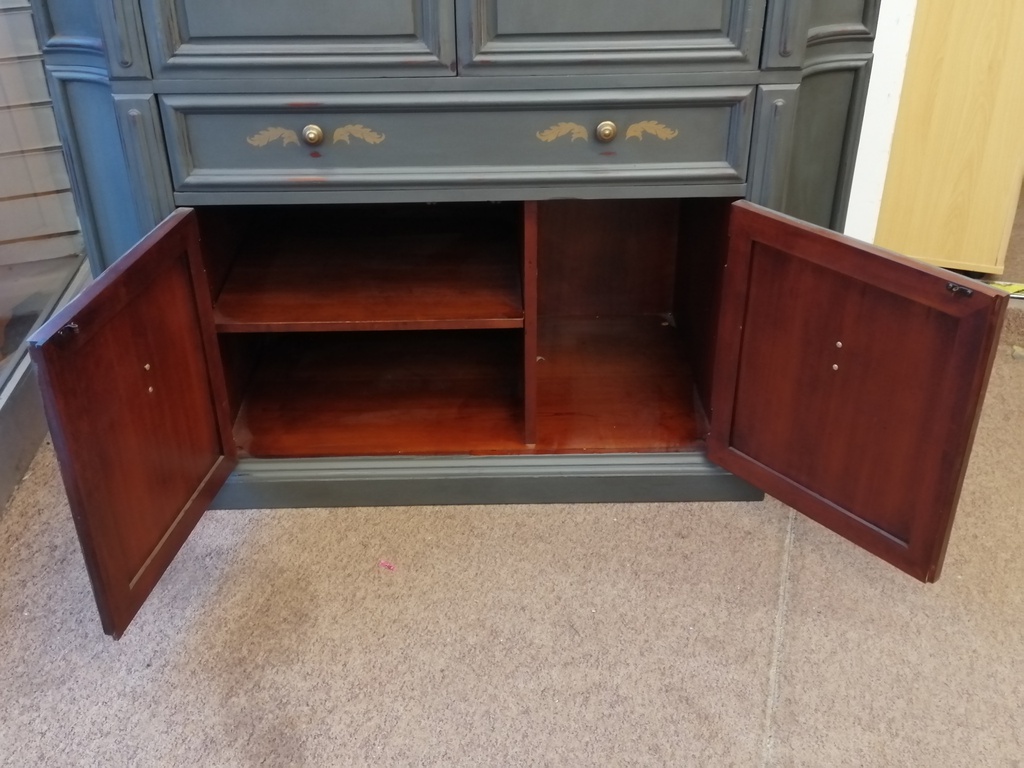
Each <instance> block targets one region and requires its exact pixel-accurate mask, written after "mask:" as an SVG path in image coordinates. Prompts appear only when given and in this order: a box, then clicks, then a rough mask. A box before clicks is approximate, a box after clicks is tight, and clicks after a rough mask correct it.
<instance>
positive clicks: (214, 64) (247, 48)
mask: <svg viewBox="0 0 1024 768" xmlns="http://www.w3.org/2000/svg"><path fill="white" fill-rule="evenodd" d="M142 12H143V21H144V24H145V27H146V35H147V38H148V41H149V46H150V57H151V59H152V66H153V73H154V75H155V76H156V77H167V78H233V77H239V78H280V77H300V76H301V77H311V78H337V77H370V76H395V75H402V76H415V75H430V76H437V75H453V74H455V20H454V13H453V9H452V5H451V2H446V0H332V1H331V2H324V0H246V2H245V3H238V2H235V1H233V0H142Z"/></svg>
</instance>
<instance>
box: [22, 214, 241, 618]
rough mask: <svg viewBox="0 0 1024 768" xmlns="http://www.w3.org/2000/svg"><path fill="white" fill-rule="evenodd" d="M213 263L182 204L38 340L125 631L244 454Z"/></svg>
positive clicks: (47, 394)
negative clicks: (202, 261)
mask: <svg viewBox="0 0 1024 768" xmlns="http://www.w3.org/2000/svg"><path fill="white" fill-rule="evenodd" d="M200 274H201V267H200V265H199V252H198V235H197V228H196V223H195V216H194V214H192V213H191V212H184V211H179V212H176V213H175V214H174V215H172V216H171V217H169V218H168V219H167V220H165V221H164V222H163V223H162V224H161V225H160V226H158V227H157V228H156V229H155V230H154V231H153V233H151V234H150V235H149V236H148V237H147V238H146V239H145V240H143V241H142V242H141V243H139V245H137V246H136V247H135V248H133V249H132V250H131V251H130V252H129V253H128V254H127V255H126V256H124V257H123V258H122V259H121V260H120V261H118V262H117V264H116V265H115V266H114V267H112V268H111V269H110V270H108V271H107V272H106V273H104V274H103V275H102V276H101V277H100V278H99V279H98V280H97V281H96V282H95V283H94V284H93V285H91V286H90V287H89V288H88V289H86V291H85V292H83V293H82V295H81V296H79V297H78V298H77V299H76V300H74V301H73V302H71V303H70V304H69V305H68V306H67V307H65V308H64V309H63V310H62V311H61V312H59V313H58V314H57V315H56V316H54V317H53V318H52V319H51V320H50V321H49V322H48V323H47V324H46V325H44V326H43V327H42V328H41V329H40V330H39V331H38V332H37V333H36V334H35V336H33V338H32V339H31V341H30V350H31V354H32V357H33V360H34V361H35V362H36V365H37V366H38V368H39V379H40V385H41V387H42V390H43V403H44V406H45V408H46V415H47V420H48V422H49V425H50V431H51V433H52V435H53V443H54V448H55V450H56V452H57V457H58V460H59V462H60V466H61V473H62V474H63V477H64V484H65V488H66V489H67V493H68V501H69V504H70V506H71V513H72V516H73V517H74V520H75V525H76V528H77V529H78V536H79V540H80V542H81V545H82V552H83V554H84V556H85V560H86V565H87V567H88V571H89V576H90V578H91V580H92V586H93V592H94V594H95V596H96V602H97V606H98V607H99V611H100V616H101V618H102V621H103V627H104V630H105V631H106V632H107V633H108V634H112V635H114V636H115V637H118V636H120V635H121V634H122V633H123V632H124V630H125V629H126V628H127V626H128V623H129V622H130V621H131V619H132V617H133V616H134V615H135V613H136V612H137V611H138V609H139V607H140V606H141V605H142V603H143V601H144V600H145V599H146V597H147V596H148V595H149V593H150V592H151V591H152V590H153V588H154V586H155V585H156V582H157V580H158V579H159V578H160V576H161V574H162V573H163V572H164V570H165V569H166V568H167V566H168V565H169V564H170V562H171V560H172V559H173V557H174V555H175V554H176V553H177V551H178V550H179V549H180V548H181V546H182V544H183V543H184V541H185V539H186V538H187V537H188V534H189V532H190V531H191V530H192V528H193V527H194V526H195V524H196V523H197V522H198V520H199V518H200V516H201V515H202V513H203V511H204V510H205V508H206V505H207V504H208V503H209V501H210V500H212V498H213V496H214V495H215V494H216V492H217V490H218V489H219V488H220V486H221V485H222V484H223V482H224V480H225V479H226V477H227V475H228V474H229V473H230V471H231V469H232V467H233V466H234V463H235V451H234V443H233V440H232V439H231V436H230V426H229V424H228V418H227V408H226V397H225V392H224V384H223V376H222V374H221V373H220V363H219V358H218V357H217V353H216V350H215V342H214V337H213V326H212V316H211V314H212V313H211V311H210V310H209V309H208V307H209V300H208V293H207V289H206V287H205V285H204V284H203V283H202V281H201V278H198V277H197V275H200ZM201 307H202V308H204V309H202V310H201V309H200V308H201Z"/></svg>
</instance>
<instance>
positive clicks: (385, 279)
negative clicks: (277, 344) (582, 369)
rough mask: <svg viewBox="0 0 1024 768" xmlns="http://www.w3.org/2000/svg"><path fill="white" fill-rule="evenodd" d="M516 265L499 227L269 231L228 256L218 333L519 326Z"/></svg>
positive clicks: (516, 249)
mask: <svg viewBox="0 0 1024 768" xmlns="http://www.w3.org/2000/svg"><path fill="white" fill-rule="evenodd" d="M521 264H522V254H521V250H520V246H519V243H518V242H516V241H513V239H512V238H510V237H509V236H508V233H506V232H501V231H499V232H497V233H493V234H491V235H488V234H487V233H482V232H473V231H471V232H467V233H462V234H457V233H454V232H443V231H442V232H411V233H407V234H403V233H399V232H397V231H396V232H395V233H391V234H389V233H387V232H386V231H385V232H384V233H381V232H376V233H373V234H370V235H354V236H347V235H345V234H344V232H342V234H341V235H339V234H337V233H335V234H333V235H321V234H314V235H301V234H299V235H294V234H289V235H287V236H284V235H281V236H274V237H272V238H270V239H269V240H266V241H264V242H259V243H258V244H254V245H253V246H251V247H249V248H246V249H244V250H243V251H242V252H240V253H239V255H238V257H237V258H236V259H235V263H234V265H233V266H232V268H231V271H230V272H229V274H228V277H227V280H226V282H225V284H224V287H223V289H222V290H221V292H220V295H219V297H218V298H217V301H216V306H215V318H216V324H217V330H218V331H219V332H222V333H240V332H241V333H245V332H264V331H361V330H425V329H474V328H522V327H523V291H522V279H521V272H522V267H521Z"/></svg>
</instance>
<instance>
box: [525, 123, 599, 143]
mask: <svg viewBox="0 0 1024 768" xmlns="http://www.w3.org/2000/svg"><path fill="white" fill-rule="evenodd" d="M563 136H572V141H576V139H583V140H584V141H589V140H590V139H589V137H588V135H587V129H586V128H584V127H583V126H582V125H580V124H579V123H556V124H555V125H552V126H551V127H550V128H548V129H546V130H543V131H537V138H538V139H540V140H541V141H554V140H555V139H560V138H562V137H563Z"/></svg>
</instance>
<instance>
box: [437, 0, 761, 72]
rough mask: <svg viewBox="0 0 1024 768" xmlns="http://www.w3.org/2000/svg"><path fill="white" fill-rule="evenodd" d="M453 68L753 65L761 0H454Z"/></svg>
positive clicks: (611, 69) (650, 69)
mask: <svg viewBox="0 0 1024 768" xmlns="http://www.w3.org/2000/svg"><path fill="white" fill-rule="evenodd" d="M456 2H457V5H458V24H459V72H460V73H461V74H471V75H488V74H510V73H515V74H520V75H531V74H558V75H560V74H567V73H590V72H592V73H608V72H630V73H645V72H706V71H719V70H755V69H757V66H758V57H759V54H760V46H761V28H762V25H763V22H764V1H763V0H701V1H700V2H679V0H633V2H628V3H623V2H621V0H590V2H587V3H558V2H551V0H516V1H515V2H504V3H502V2H500V0H456Z"/></svg>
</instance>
